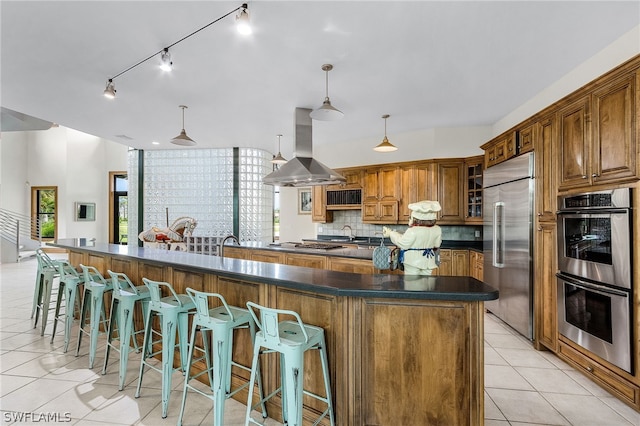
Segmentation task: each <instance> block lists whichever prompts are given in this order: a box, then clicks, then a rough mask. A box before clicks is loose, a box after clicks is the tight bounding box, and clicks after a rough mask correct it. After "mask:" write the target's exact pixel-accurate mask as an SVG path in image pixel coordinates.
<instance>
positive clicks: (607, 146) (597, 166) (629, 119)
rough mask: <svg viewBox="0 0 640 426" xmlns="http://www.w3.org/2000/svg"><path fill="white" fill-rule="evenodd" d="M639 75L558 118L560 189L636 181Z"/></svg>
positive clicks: (601, 89) (615, 82) (594, 94)
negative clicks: (636, 118) (637, 89)
mask: <svg viewBox="0 0 640 426" xmlns="http://www.w3.org/2000/svg"><path fill="white" fill-rule="evenodd" d="M638 78H640V77H638V75H637V73H633V74H628V75H626V76H623V77H621V78H617V79H615V80H613V81H611V82H609V83H607V84H604V85H601V86H600V87H599V88H598V89H596V90H595V91H593V92H592V93H591V94H588V95H585V96H584V97H582V98H580V99H578V100H577V101H575V102H573V103H571V104H569V105H567V106H566V107H564V108H561V109H560V111H559V112H558V126H559V129H558V136H559V139H560V140H559V141H558V142H559V148H560V152H559V154H560V164H559V166H560V171H559V189H560V190H565V189H571V188H578V187H583V186H590V185H593V184H599V183H605V182H607V183H615V182H621V181H626V180H635V179H637V178H638V177H639V174H638V168H637V158H638V143H637V139H636V120H635V116H636V109H635V103H636V102H635V96H636V85H637V79H638Z"/></svg>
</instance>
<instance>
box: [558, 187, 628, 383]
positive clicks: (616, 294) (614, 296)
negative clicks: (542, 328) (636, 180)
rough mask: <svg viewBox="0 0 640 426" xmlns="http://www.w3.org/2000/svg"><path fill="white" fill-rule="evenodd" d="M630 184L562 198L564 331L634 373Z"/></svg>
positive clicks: (560, 290)
mask: <svg viewBox="0 0 640 426" xmlns="http://www.w3.org/2000/svg"><path fill="white" fill-rule="evenodd" d="M631 196H632V191H631V189H630V188H619V189H614V190H608V191H599V192H590V193H584V194H577V195H569V196H561V197H559V198H558V215H557V217H558V269H559V272H558V274H557V277H558V328H559V331H560V334H561V335H563V336H565V337H566V338H568V339H570V340H571V341H573V342H575V343H577V344H578V345H580V346H582V347H584V348H585V349H587V350H589V351H590V352H592V353H594V354H596V355H598V356H600V357H601V358H603V359H605V360H607V361H608V362H610V363H612V364H614V365H616V366H618V367H620V368H621V369H623V370H625V371H628V372H629V373H633V371H632V365H633V359H632V352H631V341H632V340H631V339H632V327H631V324H632V309H631V303H632V292H633V291H637V289H633V288H632V282H633V280H632V273H633V271H632V253H631V250H632V214H631Z"/></svg>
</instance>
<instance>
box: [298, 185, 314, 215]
mask: <svg viewBox="0 0 640 426" xmlns="http://www.w3.org/2000/svg"><path fill="white" fill-rule="evenodd" d="M298 214H311V189H308V188H305V189H298Z"/></svg>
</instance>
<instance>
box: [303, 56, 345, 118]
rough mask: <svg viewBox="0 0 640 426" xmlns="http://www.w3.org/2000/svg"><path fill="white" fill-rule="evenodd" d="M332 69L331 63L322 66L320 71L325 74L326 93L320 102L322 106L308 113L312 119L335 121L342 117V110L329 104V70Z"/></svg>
mask: <svg viewBox="0 0 640 426" xmlns="http://www.w3.org/2000/svg"><path fill="white" fill-rule="evenodd" d="M332 69H333V65H331V64H324V65H323V66H322V71H324V72H325V76H326V81H325V89H326V92H325V93H326V95H325V98H324V102H322V106H321V107H320V108H317V109H314V110H313V111H311V114H309V116H310V117H311V118H313V119H314V120H320V121H336V120H340V119H341V118H342V117H344V114H343V113H342V111H340V110H339V109H337V108H334V107H333V106H332V105H331V101H330V100H329V71H331V70H332Z"/></svg>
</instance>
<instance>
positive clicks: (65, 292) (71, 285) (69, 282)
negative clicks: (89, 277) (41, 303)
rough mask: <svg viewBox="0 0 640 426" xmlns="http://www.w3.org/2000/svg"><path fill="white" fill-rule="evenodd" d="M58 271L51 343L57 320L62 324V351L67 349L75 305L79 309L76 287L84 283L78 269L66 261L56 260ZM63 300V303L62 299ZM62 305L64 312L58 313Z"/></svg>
mask: <svg viewBox="0 0 640 426" xmlns="http://www.w3.org/2000/svg"><path fill="white" fill-rule="evenodd" d="M58 273H59V275H60V285H59V286H58V299H57V301H56V310H55V315H54V316H53V333H51V343H53V340H54V338H55V337H56V330H57V328H58V322H60V321H62V323H63V324H64V349H63V350H64V352H67V351H68V350H69V342H70V341H71V329H72V327H73V320H74V318H75V315H76V307H77V309H78V312H80V311H81V309H82V307H81V306H80V299H79V298H78V297H77V293H78V287H79V286H80V285H82V284H83V283H84V275H82V274H80V273H78V270H77V269H76V268H74V267H73V265H71V264H70V263H69V262H67V261H59V262H58ZM63 300H64V305H63V303H62V301H63ZM63 307H64V313H62V314H61V313H60V311H61V308H63Z"/></svg>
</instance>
